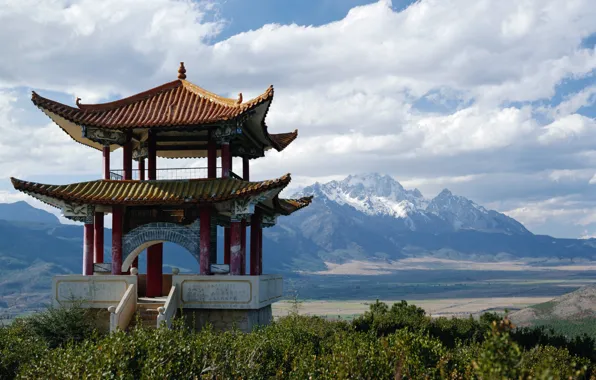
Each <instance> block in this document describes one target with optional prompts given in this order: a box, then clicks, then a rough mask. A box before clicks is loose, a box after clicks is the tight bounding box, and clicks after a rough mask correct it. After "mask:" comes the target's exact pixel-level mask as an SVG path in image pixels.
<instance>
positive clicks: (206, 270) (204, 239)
mask: <svg viewBox="0 0 596 380" xmlns="http://www.w3.org/2000/svg"><path fill="white" fill-rule="evenodd" d="M199 223H200V228H199V231H200V232H199V234H200V236H199V245H200V246H199V247H200V260H199V268H200V274H205V275H206V274H211V206H210V205H207V206H203V207H201V209H200V221H199Z"/></svg>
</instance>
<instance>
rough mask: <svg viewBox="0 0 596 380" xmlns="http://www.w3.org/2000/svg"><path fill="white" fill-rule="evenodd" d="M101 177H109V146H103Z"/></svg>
mask: <svg viewBox="0 0 596 380" xmlns="http://www.w3.org/2000/svg"><path fill="white" fill-rule="evenodd" d="M103 179H110V146H109V145H104V147H103Z"/></svg>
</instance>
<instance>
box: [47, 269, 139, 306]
mask: <svg viewBox="0 0 596 380" xmlns="http://www.w3.org/2000/svg"><path fill="white" fill-rule="evenodd" d="M132 283H135V284H136V276H79V275H70V276H68V275H67V276H56V277H54V283H53V285H54V286H53V288H54V291H53V295H54V297H53V300H52V301H53V303H54V304H68V303H73V302H80V303H81V304H82V306H83V307H91V308H103V307H107V306H111V305H117V304H118V303H119V302H120V300H121V299H122V296H123V295H124V292H126V289H127V287H128V285H129V284H132Z"/></svg>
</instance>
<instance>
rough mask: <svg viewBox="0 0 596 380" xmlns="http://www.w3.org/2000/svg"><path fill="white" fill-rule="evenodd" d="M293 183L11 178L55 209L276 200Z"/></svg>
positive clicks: (280, 180)
mask: <svg viewBox="0 0 596 380" xmlns="http://www.w3.org/2000/svg"><path fill="white" fill-rule="evenodd" d="M290 180H291V177H290V174H286V175H284V176H282V177H280V178H277V179H274V180H267V181H258V182H248V181H243V180H239V179H235V178H214V179H189V180H167V181H166V180H157V181H136V180H124V181H122V180H117V181H115V180H96V181H89V182H79V183H73V184H68V185H46V184H41V183H36V182H28V181H23V180H20V179H16V178H11V181H12V184H13V186H14V188H15V189H16V190H19V191H22V192H24V193H27V194H29V195H31V196H33V197H36V198H38V199H40V200H42V201H44V202H46V203H49V204H51V205H53V206H56V207H60V206H59V205H57V204H52V202H51V201H48V199H54V200H58V201H63V202H72V203H76V204H90V205H130V206H138V205H182V204H193V203H195V204H196V203H204V202H223V201H228V200H234V199H241V198H247V197H250V196H255V195H259V194H261V193H264V192H268V191H270V190H272V191H273V194H272V195H271V197H273V196H275V195H277V194H278V193H279V192H280V191H281V190H283V189H284V188H285V187H286V186H287V185H288V184H289V183H290ZM275 190H277V191H275ZM282 204H283V205H284V206H282V207H283V208H284V210H288V211H290V210H292V207H294V208H295V209H296V210H297V209H298V208H299V207H298V205H297V204H295V201H293V200H291V201H290V202H289V203H288V204H286V202H282ZM302 207H304V206H302ZM300 208H301V207H300ZM290 213H291V212H290Z"/></svg>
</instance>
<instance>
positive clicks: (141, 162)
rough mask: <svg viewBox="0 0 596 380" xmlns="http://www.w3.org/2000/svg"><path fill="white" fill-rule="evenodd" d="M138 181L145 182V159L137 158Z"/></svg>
mask: <svg viewBox="0 0 596 380" xmlns="http://www.w3.org/2000/svg"><path fill="white" fill-rule="evenodd" d="M139 180H141V181H144V180H145V159H144V158H139Z"/></svg>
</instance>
